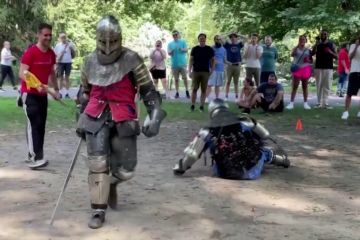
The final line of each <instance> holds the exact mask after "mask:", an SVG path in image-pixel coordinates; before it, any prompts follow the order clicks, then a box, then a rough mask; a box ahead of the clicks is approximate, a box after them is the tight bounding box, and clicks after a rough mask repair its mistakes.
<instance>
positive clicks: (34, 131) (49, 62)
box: [19, 23, 59, 169]
mask: <svg viewBox="0 0 360 240" xmlns="http://www.w3.org/2000/svg"><path fill="white" fill-rule="evenodd" d="M37 37H38V42H37V44H34V45H33V46H31V47H30V48H28V49H27V50H26V52H25V53H24V55H23V56H22V58H21V65H20V69H19V77H20V79H21V89H20V91H21V100H22V103H23V109H24V111H25V115H26V117H27V120H28V121H27V131H26V139H27V145H28V160H27V161H26V162H27V164H28V167H29V168H30V169H37V168H40V167H45V166H46V165H47V164H48V161H47V160H45V159H44V150H43V147H44V137H45V125H46V117H47V106H48V98H47V92H46V90H45V89H42V90H40V91H39V90H38V89H36V88H30V89H27V87H26V82H25V80H24V79H25V76H24V71H30V72H32V73H33V74H34V75H35V76H36V77H37V78H38V79H39V80H40V81H41V82H42V83H43V84H46V85H47V84H48V82H49V80H50V81H51V82H52V84H53V86H54V88H55V91H56V95H55V97H59V88H58V84H57V81H56V78H55V72H54V64H55V63H56V55H55V53H54V52H53V50H52V49H51V47H50V46H51V38H52V26H51V25H49V24H46V23H41V24H40V25H39V27H38V33H37Z"/></svg>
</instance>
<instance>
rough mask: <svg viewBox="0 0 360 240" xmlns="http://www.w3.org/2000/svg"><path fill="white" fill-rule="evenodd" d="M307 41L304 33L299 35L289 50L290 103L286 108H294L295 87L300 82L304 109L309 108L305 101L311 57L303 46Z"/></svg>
mask: <svg viewBox="0 0 360 240" xmlns="http://www.w3.org/2000/svg"><path fill="white" fill-rule="evenodd" d="M306 42H307V38H306V36H305V35H301V36H299V42H298V45H297V46H296V47H294V48H293V50H292V51H291V56H292V57H293V62H292V66H293V67H292V68H291V69H292V71H291V75H292V89H291V97H290V103H289V104H288V105H287V106H286V109H289V110H291V109H293V108H294V100H295V96H296V92H297V89H298V87H299V84H300V82H301V86H302V90H303V96H304V109H311V107H310V106H309V104H308V103H307V99H308V85H309V78H310V77H311V74H312V67H311V63H312V57H311V50H310V49H309V48H307V47H306V46H305V44H306Z"/></svg>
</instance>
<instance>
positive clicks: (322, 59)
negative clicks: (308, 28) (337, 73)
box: [312, 30, 337, 109]
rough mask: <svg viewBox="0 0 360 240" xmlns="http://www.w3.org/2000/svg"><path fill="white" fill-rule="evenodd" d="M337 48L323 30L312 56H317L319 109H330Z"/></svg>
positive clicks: (316, 72) (316, 74)
mask: <svg viewBox="0 0 360 240" xmlns="http://www.w3.org/2000/svg"><path fill="white" fill-rule="evenodd" d="M336 52H337V51H336V46H335V44H334V43H332V42H331V41H329V39H328V32H327V31H326V30H322V31H321V32H320V37H319V38H317V41H316V44H315V46H314V47H313V49H312V54H313V55H316V62H315V79H316V93H317V101H318V105H317V106H316V107H318V108H326V109H330V108H331V106H330V105H329V104H328V97H329V94H330V88H331V83H332V74H333V61H334V59H336V58H337V54H336Z"/></svg>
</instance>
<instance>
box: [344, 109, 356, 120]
mask: <svg viewBox="0 0 360 240" xmlns="http://www.w3.org/2000/svg"><path fill="white" fill-rule="evenodd" d="M358 116H359V114H358ZM348 118H349V112H348V111H345V112H343V114H342V116H341V119H342V120H347V119H348Z"/></svg>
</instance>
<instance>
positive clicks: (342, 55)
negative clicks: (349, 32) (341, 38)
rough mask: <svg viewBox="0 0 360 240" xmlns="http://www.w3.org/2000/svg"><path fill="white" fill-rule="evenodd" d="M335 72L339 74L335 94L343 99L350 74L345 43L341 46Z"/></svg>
mask: <svg viewBox="0 0 360 240" xmlns="http://www.w3.org/2000/svg"><path fill="white" fill-rule="evenodd" d="M337 72H338V74H339V81H338V85H337V92H336V94H337V95H338V96H339V97H343V96H344V94H345V93H346V88H347V81H348V76H349V72H350V58H349V54H348V51H347V49H346V43H344V44H342V45H341V48H340V50H339V59H338V68H337Z"/></svg>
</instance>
